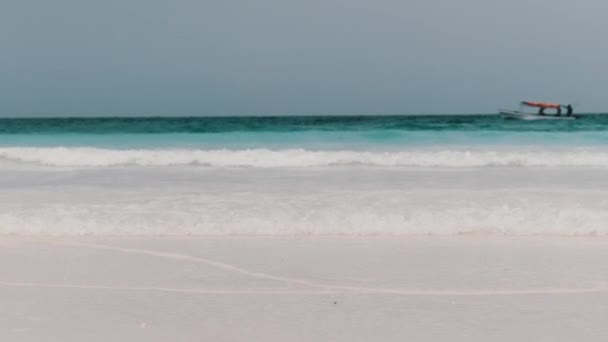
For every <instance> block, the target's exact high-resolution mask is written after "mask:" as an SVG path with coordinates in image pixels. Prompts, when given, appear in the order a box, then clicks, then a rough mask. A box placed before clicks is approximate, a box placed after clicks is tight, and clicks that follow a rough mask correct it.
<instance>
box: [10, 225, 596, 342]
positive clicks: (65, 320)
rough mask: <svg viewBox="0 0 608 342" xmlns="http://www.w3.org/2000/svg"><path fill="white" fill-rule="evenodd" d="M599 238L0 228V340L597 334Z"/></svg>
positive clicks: (564, 337) (567, 337)
mask: <svg viewBox="0 0 608 342" xmlns="http://www.w3.org/2000/svg"><path fill="white" fill-rule="evenodd" d="M607 258H608V239H606V238H600V237H584V238H566V237H500V236H456V237H395V238H389V237H377V238H374V237H365V238H342V237H308V238H277V237H217V238H215V237H179V238H177V237H175V238H170V237H163V238H152V237H146V238H100V237H95V238H93V237H91V238H85V237H80V238H78V237H71V238H68V237H62V238H42V237H35V238H28V237H3V238H1V239H0V269H1V270H2V272H1V275H0V302H1V303H2V306H1V307H0V340H2V341H84V340H86V341H169V340H172V341H372V340H374V341H396V340H410V341H414V340H418V341H572V340H575V339H578V340H585V341H593V340H605V339H606V338H608V326H607V325H606V324H605V318H606V317H607V316H608V264H606V263H605V262H604V261H605V260H606V259H607Z"/></svg>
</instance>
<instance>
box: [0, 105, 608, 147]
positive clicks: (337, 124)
mask: <svg viewBox="0 0 608 342" xmlns="http://www.w3.org/2000/svg"><path fill="white" fill-rule="evenodd" d="M537 144H542V145H545V146H547V145H551V146H564V145H568V146H604V145H607V144H608V115H602V114H594V115H584V116H582V117H581V118H580V119H578V120H574V121H566V120H564V121H548V120H547V121H517V120H504V119H502V118H501V117H499V116H497V115H457V116H456V115H441V116H439V115H436V116H300V117H287V116H285V117H228V118H222V117H213V118H209V117H206V118H203V117H176V118H158V117H154V118H61V119H0V146H3V147H36V146H40V147H55V146H65V147H102V148H119V149H122V148H197V149H218V148H225V149H243V148H271V149H282V148H304V149H328V150H341V149H342V150H343V149H349V150H350V149H356V150H361V149H363V150H366V149H369V150H376V149H388V150H393V149H401V148H409V147H411V148H417V147H421V146H450V145H458V146H463V145H464V146H476V145H483V146H487V145H506V146H512V145H514V146H517V145H537Z"/></svg>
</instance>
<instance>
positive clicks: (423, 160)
mask: <svg viewBox="0 0 608 342" xmlns="http://www.w3.org/2000/svg"><path fill="white" fill-rule="evenodd" d="M0 159H4V160H5V161H12V162H18V163H27V164H34V165H45V166H57V167H111V166H178V165H199V166H210V167H260V168H273V167H323V166H339V165H367V166H386V167H396V166H406V167H452V168H456V167H491V166H499V167H500V166H518V167H526V166H532V167H562V166H565V167H568V166H574V167H608V151H606V150H598V149H595V150H582V149H571V150H551V151H539V150H536V151H532V150H529V151H526V150H501V151H491V150H465V149H462V150H458V149H457V150H407V151H390V152H389V151H387V152H379V151H310V150H304V149H287V150H269V149H249V150H196V149H158V150H154V149H142V150H114V149H101V148H89V147H78V148H65V147H48V148H36V147H30V148H27V147H12V148H0Z"/></svg>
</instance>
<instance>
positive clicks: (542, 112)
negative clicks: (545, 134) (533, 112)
mask: <svg viewBox="0 0 608 342" xmlns="http://www.w3.org/2000/svg"><path fill="white" fill-rule="evenodd" d="M538 115H545V107H542V106H541V107H540V109H539V110H538Z"/></svg>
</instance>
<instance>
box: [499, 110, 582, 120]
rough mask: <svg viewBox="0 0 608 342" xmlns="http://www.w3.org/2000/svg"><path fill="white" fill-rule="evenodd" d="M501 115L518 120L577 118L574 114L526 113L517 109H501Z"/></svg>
mask: <svg viewBox="0 0 608 342" xmlns="http://www.w3.org/2000/svg"><path fill="white" fill-rule="evenodd" d="M499 113H500V115H501V116H502V117H503V118H505V119H516V120H575V119H576V117H574V116H564V115H561V116H556V115H538V114H534V113H524V112H519V111H516V110H500V111H499Z"/></svg>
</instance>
